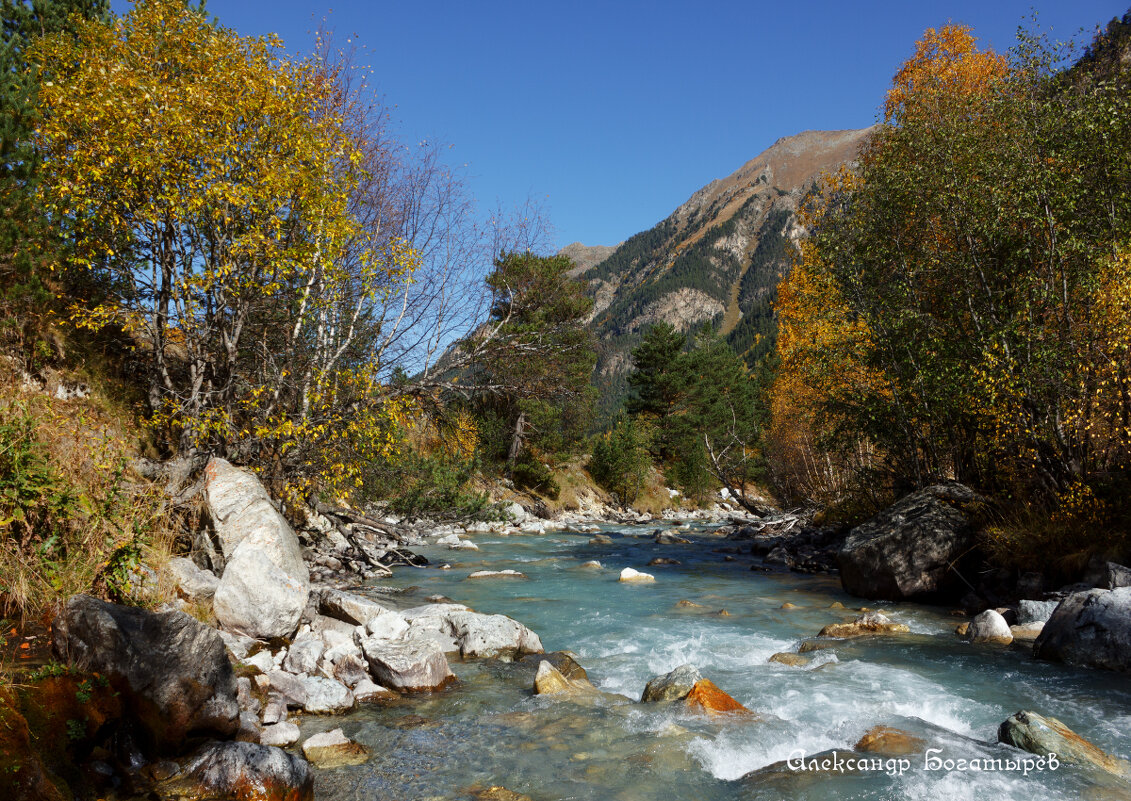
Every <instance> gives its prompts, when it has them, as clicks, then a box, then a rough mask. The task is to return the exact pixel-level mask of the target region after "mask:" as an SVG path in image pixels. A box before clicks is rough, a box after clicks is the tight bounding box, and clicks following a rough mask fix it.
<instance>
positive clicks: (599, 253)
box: [558, 242, 620, 278]
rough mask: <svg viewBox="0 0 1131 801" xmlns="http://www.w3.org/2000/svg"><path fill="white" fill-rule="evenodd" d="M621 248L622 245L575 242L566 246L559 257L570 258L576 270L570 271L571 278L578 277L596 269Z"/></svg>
mask: <svg viewBox="0 0 1131 801" xmlns="http://www.w3.org/2000/svg"><path fill="white" fill-rule="evenodd" d="M618 247H620V245H583V244H581V243H580V242H574V243H573V244H572V245H566V246H565V247H564V248H562V249H561V250H560V251H558V255H559V256H569V258H570V260H571V261H572V262H573V263H574V265H575V266H574V268H573V269H572V270H570V271H569V275H570V277H571V278H572V277H576V276H579V275H581V274H582V273H586V272H588V271H589V270H591V269H593V268H594V267H596V266H597V265H598V264H600V263H601V262H603V261H604V260H605V259H607V258H609V256H611V255H613V252H614V251H615V250H616V249H617V248H618Z"/></svg>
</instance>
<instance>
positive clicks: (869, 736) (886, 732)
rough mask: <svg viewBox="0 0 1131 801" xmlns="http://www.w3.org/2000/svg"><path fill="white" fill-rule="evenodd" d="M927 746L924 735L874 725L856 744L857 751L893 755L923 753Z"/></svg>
mask: <svg viewBox="0 0 1131 801" xmlns="http://www.w3.org/2000/svg"><path fill="white" fill-rule="evenodd" d="M926 747H927V741H926V740H924V739H923V738H922V737H916V736H915V735H914V734H911V733H910V732H906V731H903V730H902V729H893V728H892V727H890V726H873V727H872V728H870V729H868V731H866V732H865V733H864V736H863V737H861V738H860V740H859V742H857V743H856V745H855V748H856V750H857V751H863V752H865V753H869V754H880V755H881V756H892V757H898V756H909V755H911V754H921V753H923V751H924V750H925V749H926Z"/></svg>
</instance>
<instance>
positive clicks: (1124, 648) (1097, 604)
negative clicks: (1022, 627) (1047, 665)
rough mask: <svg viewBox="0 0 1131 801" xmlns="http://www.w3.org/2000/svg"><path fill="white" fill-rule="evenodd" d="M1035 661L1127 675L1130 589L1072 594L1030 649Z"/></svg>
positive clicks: (1130, 639) (1130, 649) (1130, 637)
mask: <svg viewBox="0 0 1131 801" xmlns="http://www.w3.org/2000/svg"><path fill="white" fill-rule="evenodd" d="M1033 654H1034V655H1035V656H1036V657H1037V658H1038V659H1048V660H1051V661H1058V662H1067V663H1068V664H1072V665H1083V666H1086V667H1097V668H1104V669H1106V670H1118V671H1120V672H1123V673H1131V587H1121V588H1119V589H1115V590H1088V591H1087V592H1078V593H1074V594H1072V595H1070V596H1068V597H1067V598H1065V599H1064V600H1063V601H1061V602H1060V605H1059V606H1058V607H1057V608H1056V611H1055V612H1054V613H1053V615H1052V617H1051V618H1049V620H1048V622H1047V623H1045V627H1044V629H1043V630H1042V631H1041V634H1040V636H1039V637H1038V638H1037V642H1036V644H1035V645H1034V646H1033Z"/></svg>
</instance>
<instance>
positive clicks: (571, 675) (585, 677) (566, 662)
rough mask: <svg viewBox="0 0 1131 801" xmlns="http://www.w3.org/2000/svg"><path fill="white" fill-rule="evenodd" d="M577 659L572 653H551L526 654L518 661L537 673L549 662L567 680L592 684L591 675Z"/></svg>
mask: <svg viewBox="0 0 1131 801" xmlns="http://www.w3.org/2000/svg"><path fill="white" fill-rule="evenodd" d="M576 657H577V655H576V654H574V653H571V652H570V651H551V652H550V653H548V654H546V653H542V654H526V655H525V656H522V657H519V658H518V659H517V660H516V661H517V662H518V663H520V664H525V665H532V666H533V667H534V669H535V671H537V668H538V667H539V666H540V665H541V664H542V663H543V662H549V663H550V664H551V665H552V666H553V667H554V669H555V670H557V671H558V672H559V673H561V674H562V675H563V676H565V677H566V678H567V679H571V680H578V681H585V682H586V683H591V682H589V674H588V673H587V672H586V670H585V668H583V667H582V666H581V665H580V664H579V663H578V661H577V658H576Z"/></svg>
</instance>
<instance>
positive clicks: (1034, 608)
mask: <svg viewBox="0 0 1131 801" xmlns="http://www.w3.org/2000/svg"><path fill="white" fill-rule="evenodd" d="M1059 603H1060V602H1059V601H1022V602H1021V603H1019V604H1018V605H1017V625H1018V626H1027V625H1028V624H1030V623H1044V622H1046V621H1047V620H1048V619H1049V618H1050V617H1052V613H1053V612H1055V611H1056V607H1057V605H1058V604H1059Z"/></svg>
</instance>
